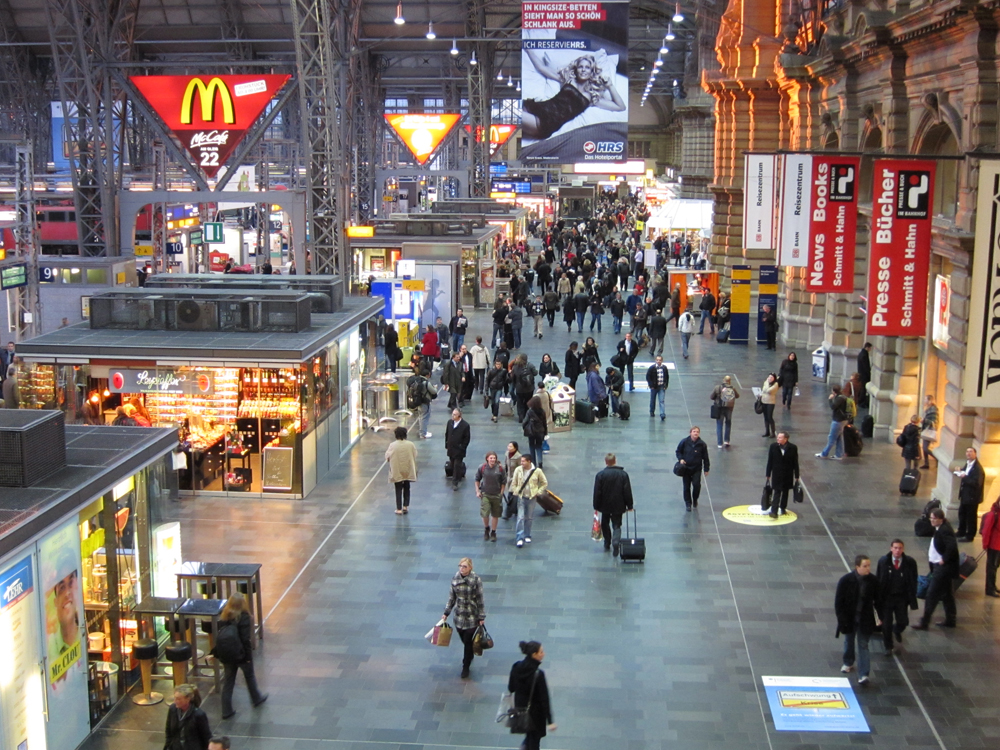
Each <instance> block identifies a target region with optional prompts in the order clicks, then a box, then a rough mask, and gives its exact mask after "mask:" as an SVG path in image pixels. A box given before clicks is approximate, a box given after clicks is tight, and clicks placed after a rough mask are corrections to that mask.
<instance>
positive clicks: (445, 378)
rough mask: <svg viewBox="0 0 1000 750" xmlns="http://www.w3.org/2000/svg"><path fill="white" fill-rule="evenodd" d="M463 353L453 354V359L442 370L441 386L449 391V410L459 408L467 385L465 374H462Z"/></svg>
mask: <svg viewBox="0 0 1000 750" xmlns="http://www.w3.org/2000/svg"><path fill="white" fill-rule="evenodd" d="M461 359H462V354H461V352H452V353H451V359H449V360H448V361H447V362H445V364H444V366H443V367H442V368H441V385H442V386H444V389H445V390H446V391H448V408H449V409H454V408H456V407H457V406H459V400H460V399H461V398H462V385H463V384H464V383H465V373H463V372H462V362H461Z"/></svg>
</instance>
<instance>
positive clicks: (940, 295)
mask: <svg viewBox="0 0 1000 750" xmlns="http://www.w3.org/2000/svg"><path fill="white" fill-rule="evenodd" d="M950 322H951V276H942V275H941V274H938V275H937V276H936V277H935V279H934V319H933V320H932V321H931V341H933V342H934V346H936V347H937V348H938V349H945V350H947V348H948V324H949V323H950Z"/></svg>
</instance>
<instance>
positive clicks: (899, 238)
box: [868, 159, 936, 336]
mask: <svg viewBox="0 0 1000 750" xmlns="http://www.w3.org/2000/svg"><path fill="white" fill-rule="evenodd" d="M935 166H936V165H935V163H934V162H933V161H916V160H898V159H878V160H876V161H875V164H874V167H873V172H872V228H871V238H872V239H871V258H870V261H869V270H868V335H873V334H874V335H879V336H923V335H924V334H925V333H926V328H927V276H928V272H929V269H930V256H931V213H932V211H931V209H932V208H933V206H934V169H935Z"/></svg>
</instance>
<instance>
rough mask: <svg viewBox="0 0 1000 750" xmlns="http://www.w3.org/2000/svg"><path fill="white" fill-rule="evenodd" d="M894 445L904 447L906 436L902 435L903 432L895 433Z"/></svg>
mask: <svg viewBox="0 0 1000 750" xmlns="http://www.w3.org/2000/svg"><path fill="white" fill-rule="evenodd" d="M896 445H898V446H899V447H900V448H905V447H906V438H905V437H903V433H899V434H898V435H896Z"/></svg>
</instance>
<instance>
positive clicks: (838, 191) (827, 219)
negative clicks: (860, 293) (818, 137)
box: [806, 154, 861, 294]
mask: <svg viewBox="0 0 1000 750" xmlns="http://www.w3.org/2000/svg"><path fill="white" fill-rule="evenodd" d="M860 165H861V159H860V158H859V157H857V156H822V155H820V154H815V155H814V156H813V159H812V183H811V185H810V192H811V194H812V200H811V203H810V205H811V207H812V213H811V215H810V217H809V218H810V222H809V257H808V262H807V264H806V269H807V271H806V289H808V290H809V291H810V292H846V293H848V294H850V293H851V292H853V291H854V246H855V242H856V239H857V228H858V189H857V187H858V173H859V172H860Z"/></svg>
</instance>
